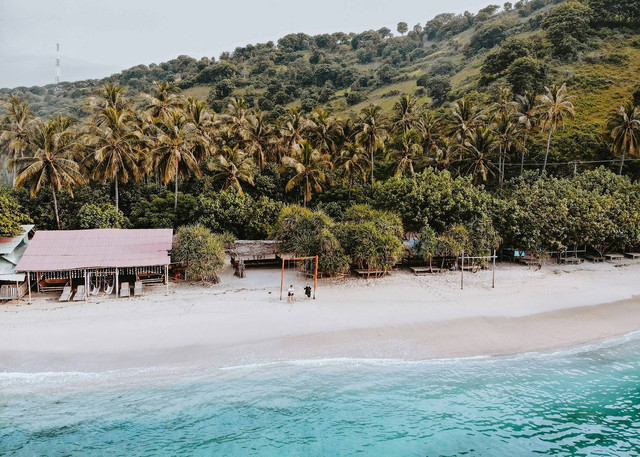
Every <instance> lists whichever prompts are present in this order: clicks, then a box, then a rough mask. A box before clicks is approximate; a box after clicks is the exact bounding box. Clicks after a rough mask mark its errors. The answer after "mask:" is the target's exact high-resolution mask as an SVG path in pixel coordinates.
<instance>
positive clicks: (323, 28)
mask: <svg viewBox="0 0 640 457" xmlns="http://www.w3.org/2000/svg"><path fill="white" fill-rule="evenodd" d="M489 3H491V2H490V1H489V0H482V1H479V0H448V1H446V2H443V1H432V0H395V1H389V0H321V1H317V0H316V1H313V2H304V1H301V0H240V1H238V0H225V1H219V0H211V1H204V0H200V1H196V0H180V1H176V0H173V1H168V0H75V1H74V0H0V87H17V86H33V85H45V84H50V83H53V82H54V81H55V59H56V43H60V48H61V52H60V56H61V64H62V69H61V70H62V78H61V80H62V81H77V80H82V79H89V78H103V77H106V76H109V75H111V74H113V73H117V72H119V71H121V70H123V69H126V68H130V67H132V66H135V65H138V64H141V63H142V64H150V63H160V62H165V61H167V60H170V59H173V58H175V57H177V56H179V55H181V54H186V55H190V56H192V57H195V58H200V57H205V56H206V57H216V59H217V58H218V56H219V55H220V53H221V52H223V51H233V49H234V48H235V47H237V46H244V45H246V44H250V43H259V42H266V41H269V40H273V41H277V39H278V38H280V37H282V36H283V35H286V34H287V33H293V32H304V33H308V34H310V35H314V34H318V33H332V32H361V31H363V30H368V29H378V28H381V27H389V28H390V29H391V30H393V31H395V28H396V24H397V23H398V22H400V21H404V22H407V23H408V24H409V26H410V27H411V26H413V25H414V24H417V23H420V24H422V25H424V23H425V22H426V21H428V20H429V19H431V18H433V17H434V16H435V15H436V14H438V13H444V12H454V13H460V12H463V11H465V10H469V11H473V12H475V11H477V10H478V9H480V8H482V7H484V6H486V5H487V4H489Z"/></svg>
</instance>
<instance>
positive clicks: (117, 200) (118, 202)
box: [115, 175, 120, 211]
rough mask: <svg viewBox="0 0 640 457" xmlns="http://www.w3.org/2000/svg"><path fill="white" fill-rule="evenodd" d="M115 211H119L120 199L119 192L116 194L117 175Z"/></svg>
mask: <svg viewBox="0 0 640 457" xmlns="http://www.w3.org/2000/svg"><path fill="white" fill-rule="evenodd" d="M115 181H116V211H120V199H119V195H118V194H119V192H118V175H116V179H115Z"/></svg>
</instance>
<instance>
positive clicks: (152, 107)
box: [146, 81, 184, 118]
mask: <svg viewBox="0 0 640 457" xmlns="http://www.w3.org/2000/svg"><path fill="white" fill-rule="evenodd" d="M179 92H180V89H178V87H176V86H174V85H172V84H170V83H168V82H164V81H161V82H156V87H155V88H154V90H153V92H152V93H151V95H147V99H148V103H147V105H146V110H147V111H148V112H149V113H150V114H151V116H152V117H153V118H160V117H162V116H164V115H167V114H169V112H170V111H172V110H174V109H176V108H180V107H182V106H183V105H184V101H183V100H182V99H181V98H180V97H179V96H178V93H179Z"/></svg>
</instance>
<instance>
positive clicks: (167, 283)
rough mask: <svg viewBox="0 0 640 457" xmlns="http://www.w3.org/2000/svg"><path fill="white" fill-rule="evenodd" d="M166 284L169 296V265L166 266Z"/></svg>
mask: <svg viewBox="0 0 640 457" xmlns="http://www.w3.org/2000/svg"><path fill="white" fill-rule="evenodd" d="M164 283H165V284H166V285H167V295H169V265H165V266H164Z"/></svg>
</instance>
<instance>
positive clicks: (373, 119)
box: [356, 105, 387, 184]
mask: <svg viewBox="0 0 640 457" xmlns="http://www.w3.org/2000/svg"><path fill="white" fill-rule="evenodd" d="M358 130H359V132H358V134H357V135H356V139H357V140H358V142H359V143H360V144H362V145H363V146H364V147H366V148H367V151H368V152H369V157H370V160H371V184H373V167H374V159H373V154H374V152H375V150H376V148H378V147H383V146H384V140H385V138H386V137H387V122H386V119H385V117H384V115H383V113H382V108H381V107H380V106H379V105H369V106H365V107H364V108H362V110H360V123H359V129H358Z"/></svg>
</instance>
